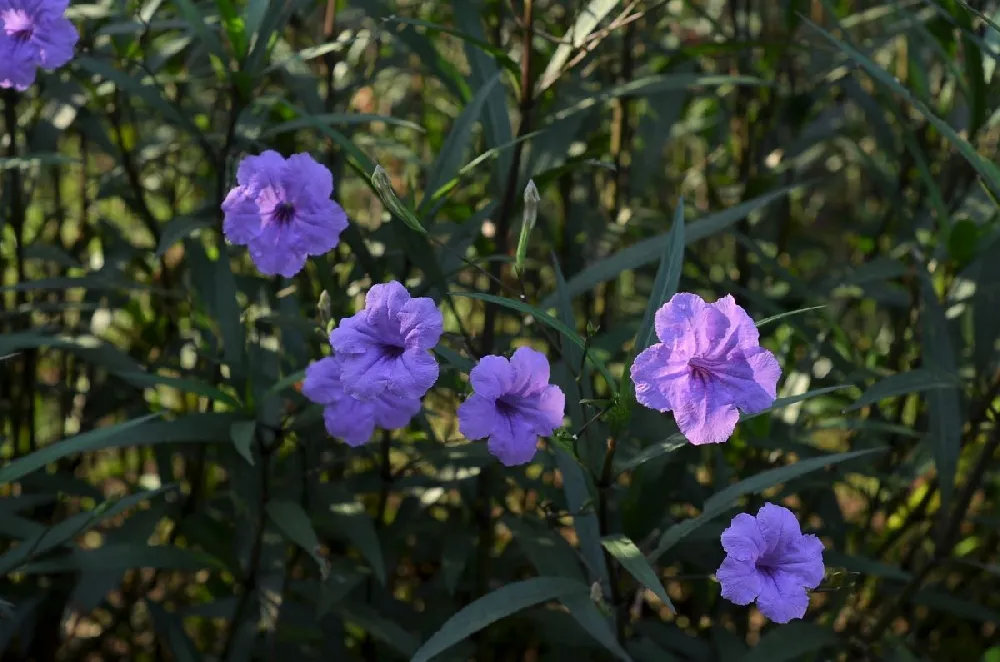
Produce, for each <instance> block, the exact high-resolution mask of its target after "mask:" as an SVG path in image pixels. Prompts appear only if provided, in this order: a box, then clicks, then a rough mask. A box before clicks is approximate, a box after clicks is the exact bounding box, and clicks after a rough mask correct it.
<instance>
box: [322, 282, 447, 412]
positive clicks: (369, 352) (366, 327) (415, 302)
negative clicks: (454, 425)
mask: <svg viewBox="0 0 1000 662" xmlns="http://www.w3.org/2000/svg"><path fill="white" fill-rule="evenodd" d="M441 331H442V319H441V311H439V310H438V309H437V305H435V303H434V301H433V299H428V298H426V297H419V298H413V297H411V296H410V293H409V292H407V291H406V288H405V287H403V286H402V284H400V283H398V282H396V281H390V282H388V283H383V284H381V285H375V286H373V287H372V288H371V289H370V290H368V294H367V295H366V296H365V307H364V310H361V311H360V312H358V313H357V314H356V315H354V316H353V317H348V318H347V319H343V320H341V321H340V324H339V325H338V326H337V328H336V329H334V330H333V331H332V332H331V333H330V345H332V346H333V350H334V352H335V353H336V355H337V359H338V360H339V361H340V363H341V366H342V372H341V379H343V382H344V390H346V391H347V393H349V394H350V395H352V396H354V397H355V398H358V399H359V400H371V399H374V398H378V397H380V396H382V395H383V394H385V393H391V394H393V395H396V396H400V397H404V398H416V399H420V398H422V397H423V396H424V394H425V393H427V391H428V389H430V387H432V386H434V382H436V381H437V378H438V364H437V361H436V360H435V359H434V356H433V355H432V354H431V353H430V350H431V349H433V348H434V346H435V345H437V343H438V340H440V339H441Z"/></svg>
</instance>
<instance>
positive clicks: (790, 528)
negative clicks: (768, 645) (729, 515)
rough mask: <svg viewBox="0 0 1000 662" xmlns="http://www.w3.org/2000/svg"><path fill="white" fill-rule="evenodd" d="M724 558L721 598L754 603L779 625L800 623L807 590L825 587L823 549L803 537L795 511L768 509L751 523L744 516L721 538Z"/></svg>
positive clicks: (718, 573) (768, 506)
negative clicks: (794, 620) (789, 622)
mask: <svg viewBox="0 0 1000 662" xmlns="http://www.w3.org/2000/svg"><path fill="white" fill-rule="evenodd" d="M722 547H723V548H724V549H725V550H726V558H725V560H724V561H723V562H722V565H721V566H719V569H718V571H716V573H715V576H716V578H718V580H719V583H720V584H722V597H724V598H725V599H726V600H729V601H730V602H732V603H734V604H738V605H748V604H750V603H751V602H753V601H754V600H756V601H757V607H758V608H759V609H760V611H761V613H762V614H764V615H765V616H767V617H768V618H770V619H771V620H772V621H774V622H775V623H787V622H788V621H790V620H792V619H793V618H802V616H804V615H805V613H806V609H807V608H808V607H809V594H808V593H807V591H808V590H809V589H814V588H816V587H817V586H819V583H820V582H821V581H823V575H824V573H825V568H824V566H823V543H822V542H821V541H820V539H819V538H817V537H816V536H814V535H808V534H806V535H803V533H802V531H801V530H800V529H799V522H798V520H796V519H795V515H793V514H792V511H790V510H788V509H787V508H784V507H782V506H776V505H774V504H773V503H767V504H764V506H763V507H762V508H761V509H760V510H758V511H757V516H756V517H753V516H752V515H749V514H747V513H741V514H739V515H737V516H736V517H734V518H733V521H732V523H731V524H730V525H729V528H728V529H726V530H725V531H723V532H722Z"/></svg>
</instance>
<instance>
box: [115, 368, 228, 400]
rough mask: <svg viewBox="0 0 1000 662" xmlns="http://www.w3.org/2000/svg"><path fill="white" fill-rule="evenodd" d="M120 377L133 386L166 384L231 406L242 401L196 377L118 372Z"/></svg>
mask: <svg viewBox="0 0 1000 662" xmlns="http://www.w3.org/2000/svg"><path fill="white" fill-rule="evenodd" d="M119 377H121V378H122V379H123V380H125V381H126V382H128V383H130V384H133V385H135V386H144V387H154V386H167V387H169V388H172V389H175V390H177V391H180V392H181V393H193V394H195V395H200V396H202V397H205V398H209V399H211V400H217V401H219V402H225V403H226V404H228V405H232V406H233V407H239V408H242V407H243V403H242V402H240V399H239V398H237V397H236V396H235V395H233V394H232V393H227V392H226V391H223V390H222V389H220V388H216V387H214V386H212V385H210V384H206V383H204V382H200V381H198V380H196V379H188V378H185V377H168V376H166V375H158V374H154V373H143V372H138V373H135V372H133V373H119Z"/></svg>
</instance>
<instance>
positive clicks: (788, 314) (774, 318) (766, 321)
mask: <svg viewBox="0 0 1000 662" xmlns="http://www.w3.org/2000/svg"><path fill="white" fill-rule="evenodd" d="M822 308H826V304H823V305H822V306H809V307H808V308H799V309H798V310H789V311H787V312H784V313H778V314H777V315H771V316H770V317H765V318H764V319H762V320H760V321H759V322H757V328H758V329H759V328H760V327H762V326H764V325H765V324H770V323H772V322H777V321H778V320H781V319H785V318H786V317H791V316H792V315H801V314H802V313H808V312H809V311H810V310H820V309H822Z"/></svg>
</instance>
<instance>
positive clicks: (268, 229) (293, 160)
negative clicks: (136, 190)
mask: <svg viewBox="0 0 1000 662" xmlns="http://www.w3.org/2000/svg"><path fill="white" fill-rule="evenodd" d="M2 1H3V0H0V2H2ZM236 181H237V183H238V184H239V186H237V187H236V188H234V189H233V190H231V191H230V192H229V195H227V196H226V199H225V201H224V202H223V203H222V211H223V212H224V213H225V220H224V221H223V224H222V231H223V232H224V233H225V235H226V238H227V239H229V241H231V242H233V243H234V244H239V245H246V246H247V247H248V248H249V249H250V257H251V258H252V259H253V262H254V264H256V265H257V268H258V269H259V270H260V272H261V273H262V274H265V275H268V276H273V275H274V274H281V275H282V276H284V277H285V278H291V277H292V276H294V275H295V274H297V273H298V272H299V271H301V270H302V267H304V266H305V264H306V257H307V256H309V255H322V254H324V253H327V252H329V251H331V250H333V249H334V247H336V245H337V244H338V243H340V233H341V232H343V231H344V229H346V228H347V214H345V213H344V210H343V209H341V207H340V205H338V204H337V203H336V202H334V201H333V200H331V199H330V196H331V195H333V176H332V175H331V174H330V171H329V170H327V169H326V168H325V167H324V166H321V165H320V164H318V163H316V161H314V160H313V158H312V157H311V156H309V155H308V154H294V155H292V156H290V157H288V159H284V158H282V156H281V155H280V154H278V153H277V152H275V151H272V150H268V151H266V152H264V153H262V154H261V155H260V156H248V157H246V158H245V159H243V161H242V162H240V167H239V170H238V171H237V172H236Z"/></svg>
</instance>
